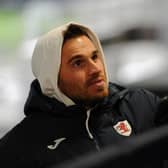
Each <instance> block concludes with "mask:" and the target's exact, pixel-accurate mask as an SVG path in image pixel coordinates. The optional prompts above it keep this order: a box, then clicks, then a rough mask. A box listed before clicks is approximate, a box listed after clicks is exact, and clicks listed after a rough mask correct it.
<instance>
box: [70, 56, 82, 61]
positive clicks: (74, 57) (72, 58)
mask: <svg viewBox="0 0 168 168" xmlns="http://www.w3.org/2000/svg"><path fill="white" fill-rule="evenodd" d="M79 58H82V55H74V56H72V57H71V58H70V59H69V60H68V63H71V62H72V61H73V60H75V59H79Z"/></svg>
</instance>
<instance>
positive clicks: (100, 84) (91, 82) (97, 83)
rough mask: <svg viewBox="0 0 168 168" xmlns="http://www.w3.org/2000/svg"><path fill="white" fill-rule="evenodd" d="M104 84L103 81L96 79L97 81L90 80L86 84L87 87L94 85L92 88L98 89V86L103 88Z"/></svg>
mask: <svg viewBox="0 0 168 168" xmlns="http://www.w3.org/2000/svg"><path fill="white" fill-rule="evenodd" d="M104 83H105V81H104V79H103V78H98V79H94V80H90V81H89V82H88V86H93V85H94V86H97V87H99V86H103V85H104Z"/></svg>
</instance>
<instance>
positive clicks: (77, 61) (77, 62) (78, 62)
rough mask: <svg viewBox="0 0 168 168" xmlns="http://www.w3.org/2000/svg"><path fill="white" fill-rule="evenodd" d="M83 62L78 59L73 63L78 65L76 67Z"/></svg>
mask: <svg viewBox="0 0 168 168" xmlns="http://www.w3.org/2000/svg"><path fill="white" fill-rule="evenodd" d="M81 64H82V61H81V60H76V61H74V62H73V65H74V66H76V67H77V66H80V65H81Z"/></svg>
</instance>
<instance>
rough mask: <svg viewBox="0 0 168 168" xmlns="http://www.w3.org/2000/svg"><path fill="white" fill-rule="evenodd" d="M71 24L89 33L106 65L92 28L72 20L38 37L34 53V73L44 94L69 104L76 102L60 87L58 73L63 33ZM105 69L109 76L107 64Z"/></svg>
mask: <svg viewBox="0 0 168 168" xmlns="http://www.w3.org/2000/svg"><path fill="white" fill-rule="evenodd" d="M70 25H76V26H79V27H80V28H81V29H83V30H84V31H85V32H86V33H87V34H88V35H89V37H90V38H91V40H92V41H93V43H94V45H95V46H96V48H97V49H98V50H99V51H100V53H101V56H102V60H103V62H104V65H106V64H105V61H104V54H103V50H102V47H101V45H100V42H99V39H98V38H97V36H96V35H95V33H94V32H93V31H92V30H90V29H89V28H88V27H86V26H84V25H81V24H78V23H75V22H70V23H67V24H65V25H62V26H60V27H58V28H56V29H53V30H51V31H49V32H48V33H46V34H44V35H43V36H41V37H40V38H39V39H38V41H37V43H36V45H35V48H34V52H33V55H32V71H33V74H34V76H35V77H36V78H37V79H38V81H39V83H40V87H41V90H42V93H43V94H44V95H46V96H48V97H54V98H56V99H57V100H59V101H60V102H62V103H64V104H65V105H67V106H70V105H74V104H75V103H74V102H73V101H72V100H71V99H70V98H68V97H67V96H66V95H65V94H63V93H62V92H61V91H60V89H59V88H58V75H59V69H60V64H61V51H62V44H63V38H64V37H63V34H64V32H65V31H66V30H67V29H68V27H69V26H70ZM105 71H106V77H107V78H108V75H107V69H106V66H105Z"/></svg>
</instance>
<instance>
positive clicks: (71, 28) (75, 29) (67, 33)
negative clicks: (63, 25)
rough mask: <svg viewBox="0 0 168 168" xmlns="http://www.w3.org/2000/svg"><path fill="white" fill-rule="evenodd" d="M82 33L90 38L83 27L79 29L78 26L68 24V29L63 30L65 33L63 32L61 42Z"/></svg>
mask: <svg viewBox="0 0 168 168" xmlns="http://www.w3.org/2000/svg"><path fill="white" fill-rule="evenodd" d="M82 35H85V36H87V37H88V38H90V37H89V35H88V34H87V33H86V32H85V31H84V30H83V29H81V28H80V27H79V26H76V25H70V26H69V27H68V30H67V31H65V33H64V41H63V44H64V43H65V42H66V41H67V40H69V39H72V38H75V37H78V36H82Z"/></svg>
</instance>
